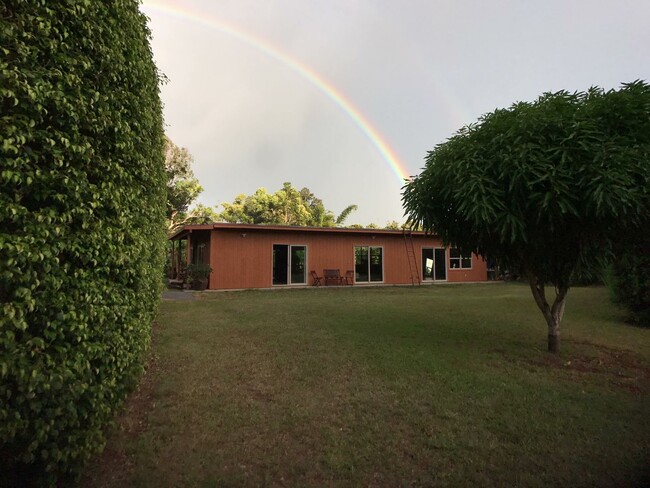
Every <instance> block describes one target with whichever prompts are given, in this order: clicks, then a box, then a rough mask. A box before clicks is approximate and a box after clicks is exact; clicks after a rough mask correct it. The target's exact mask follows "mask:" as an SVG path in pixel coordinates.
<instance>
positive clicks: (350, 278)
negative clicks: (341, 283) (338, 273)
mask: <svg viewBox="0 0 650 488" xmlns="http://www.w3.org/2000/svg"><path fill="white" fill-rule="evenodd" d="M345 284H346V285H354V271H353V270H351V269H348V270H347V271H346V272H345Z"/></svg>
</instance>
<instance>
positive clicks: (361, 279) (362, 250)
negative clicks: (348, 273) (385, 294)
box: [354, 246, 384, 283]
mask: <svg viewBox="0 0 650 488" xmlns="http://www.w3.org/2000/svg"><path fill="white" fill-rule="evenodd" d="M383 253H384V250H383V248H381V247H372V246H356V247H355V248H354V271H355V279H354V281H355V283H371V282H382V281H384V256H383Z"/></svg>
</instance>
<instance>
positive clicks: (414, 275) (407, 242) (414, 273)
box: [402, 229, 420, 286]
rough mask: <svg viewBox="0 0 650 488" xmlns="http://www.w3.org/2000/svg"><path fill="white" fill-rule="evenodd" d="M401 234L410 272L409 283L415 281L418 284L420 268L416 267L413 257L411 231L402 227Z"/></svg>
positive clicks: (413, 284) (413, 248)
mask: <svg viewBox="0 0 650 488" xmlns="http://www.w3.org/2000/svg"><path fill="white" fill-rule="evenodd" d="M402 235H403V237H404V247H405V248H406V259H407V261H408V263H409V272H410V273H411V285H412V286H415V284H416V283H417V285H418V286H420V270H419V269H418V261H417V259H416V258H415V246H414V245H413V231H411V230H407V229H403V230H402Z"/></svg>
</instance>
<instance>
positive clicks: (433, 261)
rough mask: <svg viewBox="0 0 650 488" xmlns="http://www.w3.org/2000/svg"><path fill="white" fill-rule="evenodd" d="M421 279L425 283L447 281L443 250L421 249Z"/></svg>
mask: <svg viewBox="0 0 650 488" xmlns="http://www.w3.org/2000/svg"><path fill="white" fill-rule="evenodd" d="M422 278H423V279H424V280H425V281H433V280H437V281H444V280H446V279H447V267H446V260H445V250H444V249H442V248H435V249H433V248H423V249H422Z"/></svg>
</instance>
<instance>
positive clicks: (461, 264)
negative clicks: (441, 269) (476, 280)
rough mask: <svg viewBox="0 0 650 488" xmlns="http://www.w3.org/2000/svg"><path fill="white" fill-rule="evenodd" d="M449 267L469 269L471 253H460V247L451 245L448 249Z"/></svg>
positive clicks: (470, 266)
mask: <svg viewBox="0 0 650 488" xmlns="http://www.w3.org/2000/svg"><path fill="white" fill-rule="evenodd" d="M449 268H451V269H471V268H472V255H471V254H461V253H460V249H458V248H455V247H452V248H451V249H449Z"/></svg>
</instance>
